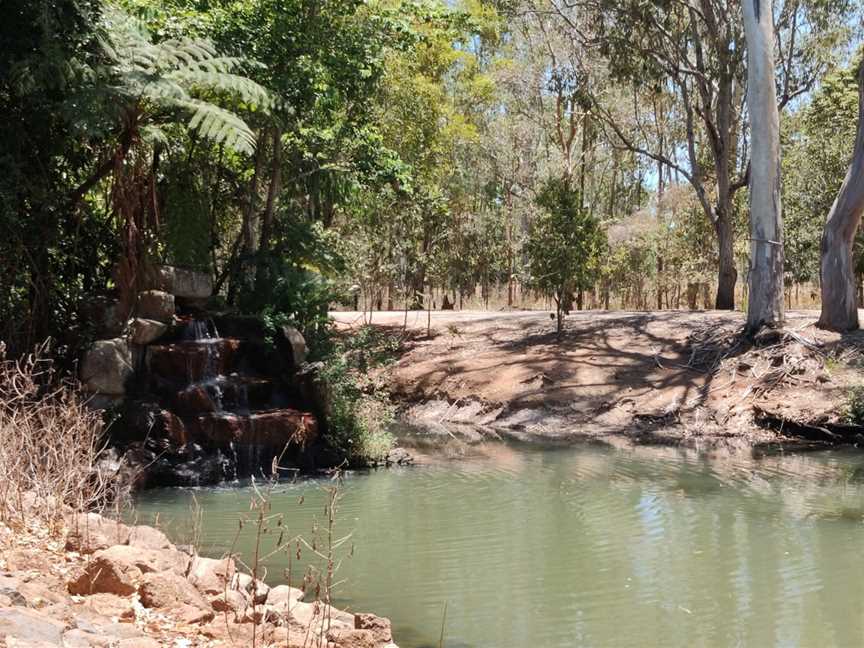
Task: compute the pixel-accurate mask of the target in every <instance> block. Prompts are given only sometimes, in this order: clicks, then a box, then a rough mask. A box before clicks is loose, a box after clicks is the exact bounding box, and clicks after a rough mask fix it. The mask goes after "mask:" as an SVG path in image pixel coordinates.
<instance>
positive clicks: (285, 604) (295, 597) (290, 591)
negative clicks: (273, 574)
mask: <svg viewBox="0 0 864 648" xmlns="http://www.w3.org/2000/svg"><path fill="white" fill-rule="evenodd" d="M305 595H306V592H304V591H303V590H301V589H297V588H296V587H291V586H290V585H277V586H276V587H271V588H270V591H269V592H268V594H267V605H272V606H274V607H276V608H280V609H286V608H287V609H291V608H292V607H294V604H295V603H297V602H298V601H302V600H303V597H304V596H305Z"/></svg>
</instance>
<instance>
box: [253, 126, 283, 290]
mask: <svg viewBox="0 0 864 648" xmlns="http://www.w3.org/2000/svg"><path fill="white" fill-rule="evenodd" d="M281 192H282V131H281V129H279V128H274V129H273V156H272V159H271V167H270V186H269V187H268V189H267V204H266V206H265V207H264V214H263V217H262V218H261V237H260V239H259V241H258V251H259V253H261V254H262V257H263V256H264V255H266V254H267V253H268V252H269V251H270V239H271V238H272V236H273V220H274V218H275V216H276V206H277V204H278V202H279V194H280V193H281ZM266 261H267V260H266V259H265V258H261V259H260V261H259V263H258V268H257V271H256V275H255V283H256V284H257V285H256V289H257V290H259V291H260V290H261V289H262V288H263V285H262V284H263V283H264V282H265V281H267V279H268V277H269V273H268V272H267V263H266Z"/></svg>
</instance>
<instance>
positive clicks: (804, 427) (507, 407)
mask: <svg viewBox="0 0 864 648" xmlns="http://www.w3.org/2000/svg"><path fill="white" fill-rule="evenodd" d="M334 317H335V319H336V321H337V322H338V323H339V325H340V326H341V327H343V328H350V327H357V326H359V325H361V324H362V322H363V319H362V316H361V315H360V314H358V313H335V314H334ZM404 317H405V316H404V313H397V312H392V313H379V312H376V313H374V314H373V317H372V323H373V324H376V325H380V326H386V327H392V328H393V329H394V330H401V327H402V326H403V324H404V319H403V318H404ZM817 317H818V313H816V312H812V311H796V312H790V313H789V314H788V323H787V327H786V329H785V331H784V332H783V333H782V334H778V335H767V336H764V337H761V338H759V339H757V340H756V341H755V342H751V341H747V340H744V339H743V338H742V337H741V336H740V335H739V333H740V330H741V328H742V326H743V322H744V319H743V315H742V314H741V313H728V312H716V311H709V312H679V311H664V312H649V313H634V312H614V313H610V312H602V311H596V312H579V313H573V314H571V315H570V316H569V317H567V319H566V331H565V333H564V336H563V338H562V340H561V341H560V342H559V341H557V340H556V336H555V333H554V322H552V321H551V320H550V317H549V313H547V312H500V313H490V312H476V311H474V312H435V313H432V314H431V330H432V335H431V336H428V335H427V334H426V333H427V314H426V313H418V312H412V313H409V314H408V321H407V330H408V338H407V341H406V344H405V352H404V354H403V355H402V356H401V358H400V359H399V360H398V361H397V362H396V363H395V364H394V365H391V366H390V367H389V368H388V369H387V370H386V371H387V372H388V373H387V376H386V377H387V380H388V381H389V383H390V384H391V386H392V390H393V394H394V396H395V397H396V398H397V399H398V400H399V402H400V403H401V404H402V405H403V406H404V410H405V416H406V418H407V420H409V421H411V422H416V423H421V424H423V425H428V426H432V427H433V428H435V427H436V426H438V427H440V426H444V427H447V428H453V427H454V426H457V427H458V426H465V425H470V426H471V427H472V428H474V429H480V430H485V431H486V432H489V433H492V434H498V435H500V434H505V435H511V436H515V437H519V438H526V439H537V438H542V439H547V440H558V441H560V440H570V439H576V438H597V439H604V440H609V439H612V440H620V439H626V440H628V441H636V442H640V443H670V444H686V445H690V446H693V447H699V448H701V447H706V448H711V447H715V448H716V447H752V446H771V445H774V444H780V443H782V444H789V443H795V444H802V443H803V444H806V445H816V446H819V445H826V444H838V443H856V442H858V441H859V440H864V437H861V435H860V430H859V429H858V428H856V427H853V426H848V425H845V424H844V423H843V416H842V413H843V410H844V408H845V406H846V405H845V403H846V399H847V396H848V392H849V387H850V385H853V384H856V382H859V381H860V377H859V376H858V375H857V372H856V370H855V369H854V367H855V366H856V365H859V359H860V357H861V355H862V351H864V334H860V333H856V334H853V335H846V336H840V335H837V334H834V333H829V332H826V331H821V330H818V329H816V328H815V327H814V326H813V324H814V323H815V321H816V319H817ZM859 366H860V365H859Z"/></svg>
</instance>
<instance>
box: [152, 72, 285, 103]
mask: <svg viewBox="0 0 864 648" xmlns="http://www.w3.org/2000/svg"><path fill="white" fill-rule="evenodd" d="M166 78H168V79H171V80H173V81H175V82H177V83H179V84H182V85H184V86H187V87H193V88H206V89H210V90H221V91H223V92H228V93H230V94H232V95H234V96H236V97H239V98H240V99H242V100H243V101H245V102H247V103H251V104H255V105H256V106H261V107H262V108H263V109H266V108H267V107H268V106H269V105H270V103H271V101H270V93H269V92H268V91H267V89H266V88H264V87H263V86H261V85H259V84H257V83H256V82H255V81H253V80H252V79H249V78H247V77H244V76H240V75H239V74H226V73H224V72H208V71H205V70H196V69H190V68H186V69H183V70H178V71H176V72H172V73H171V74H168V75H166Z"/></svg>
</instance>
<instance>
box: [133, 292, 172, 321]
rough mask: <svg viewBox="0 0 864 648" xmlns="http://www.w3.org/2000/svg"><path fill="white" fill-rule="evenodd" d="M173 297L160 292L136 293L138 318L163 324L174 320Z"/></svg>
mask: <svg viewBox="0 0 864 648" xmlns="http://www.w3.org/2000/svg"><path fill="white" fill-rule="evenodd" d="M175 311H176V306H175V304H174V295H172V294H170V293H167V292H164V291H161V290H145V291H144V292H142V293H138V317H140V318H142V319H149V320H155V321H157V322H163V323H165V324H167V323H169V322H171V321H172V320H173V319H174V312H175Z"/></svg>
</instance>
